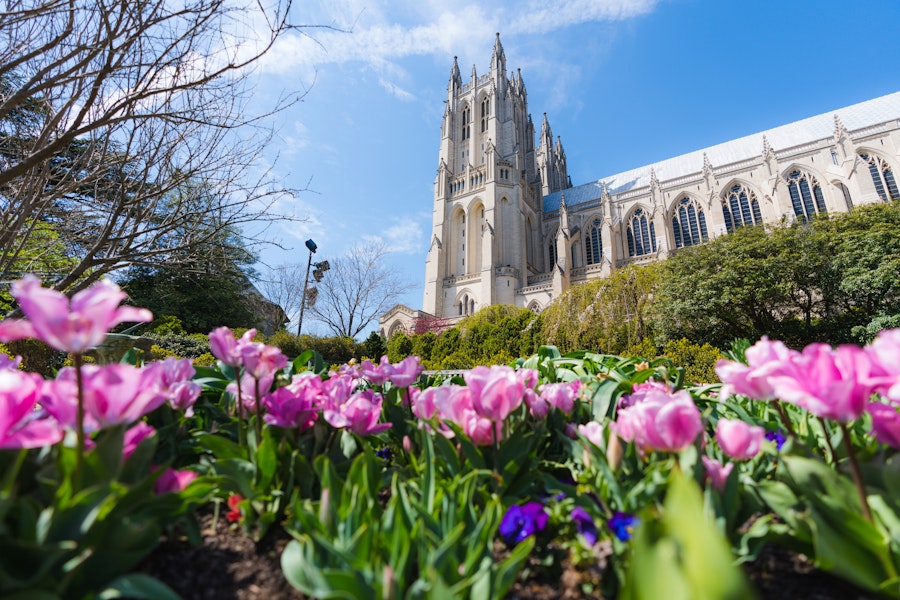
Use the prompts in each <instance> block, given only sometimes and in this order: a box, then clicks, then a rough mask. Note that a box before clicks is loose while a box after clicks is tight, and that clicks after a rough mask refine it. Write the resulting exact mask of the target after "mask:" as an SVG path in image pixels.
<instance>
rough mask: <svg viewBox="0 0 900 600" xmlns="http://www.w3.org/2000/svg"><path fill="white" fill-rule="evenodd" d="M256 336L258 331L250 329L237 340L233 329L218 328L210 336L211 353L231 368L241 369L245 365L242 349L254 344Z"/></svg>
mask: <svg viewBox="0 0 900 600" xmlns="http://www.w3.org/2000/svg"><path fill="white" fill-rule="evenodd" d="M254 336H256V330H255V329H249V330H247V331H246V332H245V333H244V335H242V336H241V339H240V340H236V339H234V334H233V333H232V332H231V329H229V328H228V327H217V328H216V329H213V330H212V331H211V332H210V334H209V351H210V352H212V355H213V356H215V357H216V358H218V359H219V360H221V361H222V362H223V363H225V364H226V365H228V366H229V367H240V366H241V365H242V364H243V363H242V356H241V349H242V348H243V347H244V346H246V345H247V344H252V343H253V338H254Z"/></svg>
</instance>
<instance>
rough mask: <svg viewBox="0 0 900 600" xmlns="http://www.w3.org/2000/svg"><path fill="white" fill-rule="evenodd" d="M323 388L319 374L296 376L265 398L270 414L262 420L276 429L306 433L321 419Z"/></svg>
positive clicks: (264, 401)
mask: <svg viewBox="0 0 900 600" xmlns="http://www.w3.org/2000/svg"><path fill="white" fill-rule="evenodd" d="M322 388H323V386H322V380H321V379H320V378H319V377H318V376H317V375H294V377H293V379H292V380H291V383H289V384H288V385H286V386H284V387H280V388H278V389H277V390H275V391H274V392H272V393H271V394H268V395H267V396H265V398H264V399H263V404H264V405H265V407H266V411H267V412H266V415H265V416H264V417H263V419H264V420H265V422H266V423H269V424H270V425H275V426H276V427H283V428H285V429H294V428H298V429H299V430H300V431H306V430H307V429H309V428H310V427H312V425H313V423H315V422H316V419H317V418H318V417H319V405H320V404H321V402H322V401H323V392H322Z"/></svg>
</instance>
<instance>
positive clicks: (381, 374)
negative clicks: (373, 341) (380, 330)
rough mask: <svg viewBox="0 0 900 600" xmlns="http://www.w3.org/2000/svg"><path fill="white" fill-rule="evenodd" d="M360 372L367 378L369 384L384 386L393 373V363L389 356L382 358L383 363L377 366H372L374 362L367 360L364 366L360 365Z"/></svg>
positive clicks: (363, 363)
mask: <svg viewBox="0 0 900 600" xmlns="http://www.w3.org/2000/svg"><path fill="white" fill-rule="evenodd" d="M360 370H361V372H362V376H363V377H365V378H366V379H367V380H368V381H369V383H371V384H372V385H376V386H381V385H384V382H385V381H387V380H388V378H389V377H390V376H391V372H392V370H391V363H390V361H389V360H388V357H387V356H382V357H381V361H380V362H379V363H378V364H377V365H374V364H372V361H371V360H369V359H368V358H367V359H366V360H364V361H363V362H362V365H360Z"/></svg>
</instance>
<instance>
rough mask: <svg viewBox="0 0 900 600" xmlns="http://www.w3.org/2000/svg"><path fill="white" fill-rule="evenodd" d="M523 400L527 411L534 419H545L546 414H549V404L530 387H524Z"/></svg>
mask: <svg viewBox="0 0 900 600" xmlns="http://www.w3.org/2000/svg"><path fill="white" fill-rule="evenodd" d="M523 401H524V402H525V406H527V407H528V412H529V413H531V416H532V417H534V418H535V419H546V418H547V415H548V414H550V405H549V404H547V401H546V400H545V399H544V398H542V397H541V396H538V394H537V392H535V391H534V390H532V389H528V388H525V395H524V397H523Z"/></svg>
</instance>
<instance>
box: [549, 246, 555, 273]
mask: <svg viewBox="0 0 900 600" xmlns="http://www.w3.org/2000/svg"><path fill="white" fill-rule="evenodd" d="M547 251H548V253H549V254H550V270H551V271H552V270H553V267H555V266H556V240H550V243H549V244H548V245H547Z"/></svg>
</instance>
